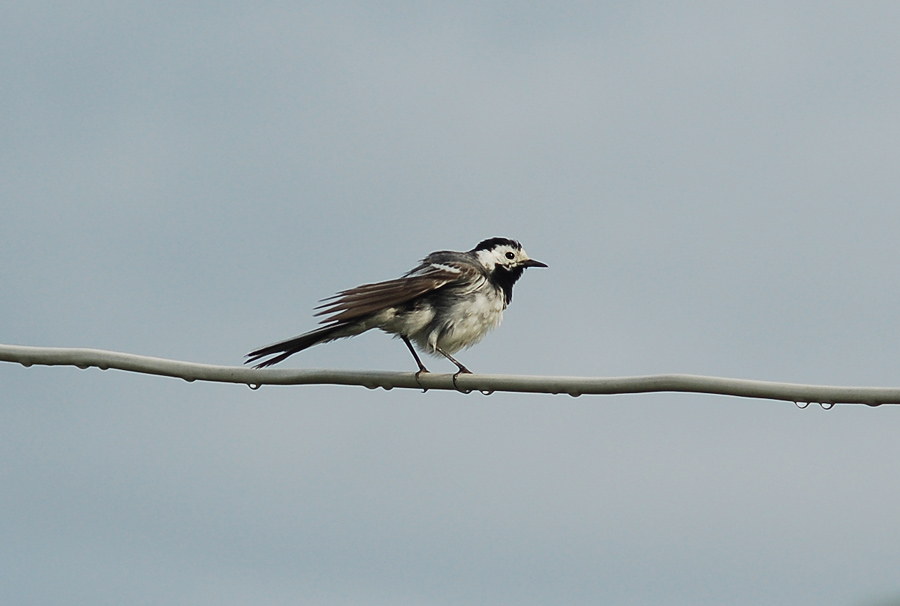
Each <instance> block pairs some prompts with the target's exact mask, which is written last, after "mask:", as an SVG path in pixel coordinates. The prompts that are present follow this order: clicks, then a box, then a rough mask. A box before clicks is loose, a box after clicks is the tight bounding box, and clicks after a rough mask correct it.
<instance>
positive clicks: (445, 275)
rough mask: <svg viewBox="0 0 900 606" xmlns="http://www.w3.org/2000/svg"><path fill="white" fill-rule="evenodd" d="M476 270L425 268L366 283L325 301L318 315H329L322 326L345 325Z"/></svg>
mask: <svg viewBox="0 0 900 606" xmlns="http://www.w3.org/2000/svg"><path fill="white" fill-rule="evenodd" d="M474 271H475V270H473V269H472V268H468V267H465V266H458V265H455V264H453V265H450V264H443V265H442V266H435V265H423V266H421V267H419V268H416V269H415V270H413V271H412V272H410V273H409V274H407V275H406V276H404V277H402V278H397V279H396V280H388V281H386V282H377V283H375V284H363V285H362V286H357V287H356V288H351V289H349V290H342V291H341V292H339V293H338V294H336V295H334V296H332V297H328V298H327V299H323V301H325V303H322V304H321V305H319V306H317V307H316V309H320V310H321V311H319V312H317V313H316V314H315V315H317V316H325V315H328V316H330V317H328V318H324V319H323V320H322V321H321V323H322V324H327V323H330V322H346V321H348V320H355V319H357V318H360V317H362V316H365V315H367V314H370V313H373V312H376V311H379V310H382V309H385V308H387V307H393V306H395V305H401V304H403V303H406V302H407V301H411V300H412V299H415V298H416V297H419V296H422V295H424V294H425V293H428V292H431V291H434V290H437V289H438V288H441V287H443V286H446V285H447V284H451V283H453V282H457V281H459V280H467V279H470V278H471V276H472V273H473V272H474Z"/></svg>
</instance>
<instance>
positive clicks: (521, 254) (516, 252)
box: [472, 238, 547, 277]
mask: <svg viewBox="0 0 900 606" xmlns="http://www.w3.org/2000/svg"><path fill="white" fill-rule="evenodd" d="M472 253H474V254H475V256H476V257H477V258H478V261H479V262H480V263H481V264H482V265H483V266H484V268H485V269H486V270H487V271H488V272H489V273H494V271H497V270H499V271H501V272H515V274H516V276H517V277H518V276H520V275H522V271H523V270H524V269H525V268H526V267H547V264H546V263H541V262H540V261H536V260H534V259H532V258H530V257H529V256H528V253H526V252H525V249H524V248H522V245H521V244H519V243H518V242H516V241H515V240H510V239H509V238H491V239H489V240H484V241H482V242H480V243H479V244H478V246H476V247H475V248H473V249H472Z"/></svg>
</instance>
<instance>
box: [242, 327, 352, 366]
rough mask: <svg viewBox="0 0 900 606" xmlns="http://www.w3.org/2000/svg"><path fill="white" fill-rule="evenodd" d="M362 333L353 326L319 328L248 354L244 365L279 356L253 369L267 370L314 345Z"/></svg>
mask: <svg viewBox="0 0 900 606" xmlns="http://www.w3.org/2000/svg"><path fill="white" fill-rule="evenodd" d="M360 332H363V331H362V330H354V327H353V325H352V324H351V325H348V324H335V325H331V326H323V327H322V328H317V329H316V330H312V331H310V332H308V333H304V334H302V335H300V336H298V337H293V338H292V339H287V340H286V341H279V342H278V343H273V344H272V345H266V346H265V347H261V348H259V349H257V350H256V351H251V352H250V353H248V354H247V356H246V357H247V359H246V360H245V361H244V364H252V363H253V362H256V361H257V360H260V359H262V358H265V357H266V356H271V355H272V354H278V355H277V356H275V357H274V358H269V359H268V360H265V361H263V362H260V363H259V364H257V365H256V366H254V367H253V368H265V367H266V366H272V365H273V364H278V363H279V362H283V361H284V360H286V359H287V358H289V357H290V356H292V355H294V354H295V353H297V352H298V351H303V350H304V349H307V348H309V347H312V346H313V345H318V344H319V343H325V342H326V341H333V340H334V339H340V338H342V337H350V336H353V335H356V334H359V333H360Z"/></svg>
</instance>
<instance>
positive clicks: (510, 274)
mask: <svg viewBox="0 0 900 606" xmlns="http://www.w3.org/2000/svg"><path fill="white" fill-rule="evenodd" d="M524 271H525V268H524V267H514V268H513V269H507V268H506V267H501V266H499V265H498V266H496V267H495V268H494V271H492V272H491V282H493V283H494V284H496V285H497V286H499V287H500V288H501V289H503V297H504V299H506V304H507V305H509V304H510V303H511V302H512V289H513V284H515V283H516V280H518V279H519V278H521V277H522V272H524Z"/></svg>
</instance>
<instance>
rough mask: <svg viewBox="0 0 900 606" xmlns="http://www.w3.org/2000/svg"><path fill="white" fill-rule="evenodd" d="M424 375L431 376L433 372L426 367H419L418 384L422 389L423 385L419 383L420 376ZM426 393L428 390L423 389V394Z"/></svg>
mask: <svg viewBox="0 0 900 606" xmlns="http://www.w3.org/2000/svg"><path fill="white" fill-rule="evenodd" d="M423 374H431V371H430V370H428V369H427V368H425V367H424V366H420V367H419V371H418V372H417V373H416V383H418V385H419V387H422V383H420V382H419V376H420V375H423ZM426 391H428V388H427V387H422V393H425V392H426Z"/></svg>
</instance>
